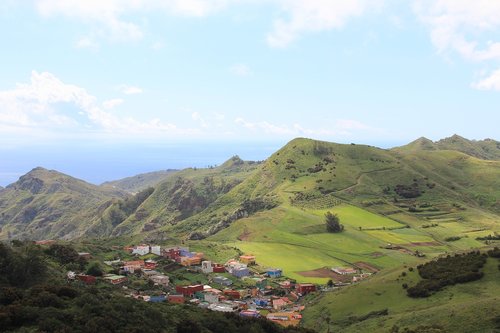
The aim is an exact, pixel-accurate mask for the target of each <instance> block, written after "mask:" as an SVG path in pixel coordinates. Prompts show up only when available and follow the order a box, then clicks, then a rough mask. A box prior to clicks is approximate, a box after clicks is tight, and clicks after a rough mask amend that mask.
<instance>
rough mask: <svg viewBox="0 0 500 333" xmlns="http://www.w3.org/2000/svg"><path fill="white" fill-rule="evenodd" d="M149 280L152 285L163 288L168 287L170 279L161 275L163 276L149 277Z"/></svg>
mask: <svg viewBox="0 0 500 333" xmlns="http://www.w3.org/2000/svg"><path fill="white" fill-rule="evenodd" d="M149 279H150V280H151V281H152V282H153V283H155V284H159V285H161V286H164V287H168V284H169V282H170V279H169V278H168V276H166V275H163V274H158V275H153V276H150V277H149Z"/></svg>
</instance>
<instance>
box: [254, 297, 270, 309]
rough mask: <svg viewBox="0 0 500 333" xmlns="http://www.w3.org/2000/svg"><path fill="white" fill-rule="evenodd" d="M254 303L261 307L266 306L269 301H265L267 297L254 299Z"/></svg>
mask: <svg viewBox="0 0 500 333" xmlns="http://www.w3.org/2000/svg"><path fill="white" fill-rule="evenodd" d="M254 303H255V305H257V306H261V307H266V306H268V305H269V302H268V301H267V299H262V298H257V299H255V301H254Z"/></svg>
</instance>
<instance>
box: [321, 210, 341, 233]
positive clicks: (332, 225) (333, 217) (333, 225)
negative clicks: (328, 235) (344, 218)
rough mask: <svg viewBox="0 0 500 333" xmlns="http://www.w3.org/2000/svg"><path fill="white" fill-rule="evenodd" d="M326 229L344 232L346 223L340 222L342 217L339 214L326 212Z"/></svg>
mask: <svg viewBox="0 0 500 333" xmlns="http://www.w3.org/2000/svg"><path fill="white" fill-rule="evenodd" d="M325 223H326V230H327V231H328V232H334V233H337V232H342V231H343V230H344V225H342V224H340V219H339V217H338V216H337V214H332V213H331V212H330V211H328V212H326V214H325Z"/></svg>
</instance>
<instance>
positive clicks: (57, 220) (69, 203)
mask: <svg viewBox="0 0 500 333" xmlns="http://www.w3.org/2000/svg"><path fill="white" fill-rule="evenodd" d="M125 196H126V193H124V192H123V191H121V190H117V189H111V188H101V187H98V186H95V185H92V184H89V183H86V182H84V181H82V180H79V179H76V178H73V177H71V176H68V175H65V174H62V173H60V172H57V171H54V170H47V169H44V168H41V167H37V168H35V169H33V170H31V171H30V172H28V173H27V174H25V175H24V176H22V177H20V178H19V180H18V181H17V182H15V183H13V184H11V185H9V186H7V187H6V188H5V189H4V190H3V191H2V192H1V193H0V212H1V213H0V226H1V233H0V235H1V238H18V239H23V238H29V239H43V238H75V237H78V236H81V235H82V234H83V233H84V232H85V230H86V228H87V227H88V226H89V222H90V221H92V220H93V219H95V217H96V216H97V215H98V214H99V211H100V210H102V209H104V207H105V206H106V202H108V201H109V200H110V199H111V198H116V199H118V198H124V197H125ZM82 222H83V223H82ZM85 222H86V223H85Z"/></svg>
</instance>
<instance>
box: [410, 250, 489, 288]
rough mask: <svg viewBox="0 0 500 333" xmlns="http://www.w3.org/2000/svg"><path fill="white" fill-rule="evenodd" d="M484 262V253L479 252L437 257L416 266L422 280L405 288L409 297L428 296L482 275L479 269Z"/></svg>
mask: <svg viewBox="0 0 500 333" xmlns="http://www.w3.org/2000/svg"><path fill="white" fill-rule="evenodd" d="M485 263H486V255H481V254H480V253H479V252H470V253H467V254H462V255H460V254H456V255H455V256H453V257H452V256H447V257H445V258H439V259H437V260H436V261H431V262H428V263H426V264H424V265H419V266H417V269H418V273H419V275H420V276H421V277H422V279H423V280H421V281H419V282H418V283H417V284H416V285H415V286H413V287H410V288H408V289H407V291H406V292H407V293H408V296H410V297H429V296H431V295H432V294H433V293H435V292H437V291H439V290H441V289H443V288H444V287H445V286H450V285H454V284H457V283H465V282H470V281H475V280H479V279H481V278H482V277H483V273H482V272H481V271H480V269H481V268H482V267H483V266H484V264H485Z"/></svg>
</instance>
